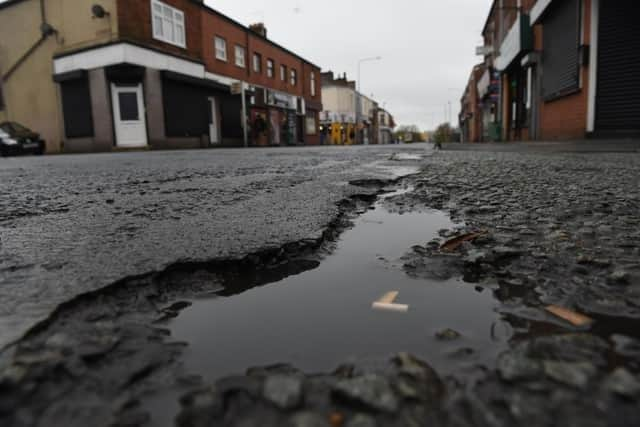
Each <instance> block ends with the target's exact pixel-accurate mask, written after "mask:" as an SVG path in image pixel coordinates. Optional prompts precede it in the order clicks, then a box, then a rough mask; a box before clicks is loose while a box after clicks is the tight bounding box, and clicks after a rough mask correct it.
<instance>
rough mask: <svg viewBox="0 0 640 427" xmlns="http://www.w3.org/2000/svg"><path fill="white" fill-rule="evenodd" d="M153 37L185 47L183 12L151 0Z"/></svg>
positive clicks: (156, 0)
mask: <svg viewBox="0 0 640 427" xmlns="http://www.w3.org/2000/svg"><path fill="white" fill-rule="evenodd" d="M151 10H152V26H153V38H154V39H156V40H161V41H163V42H166V43H170V44H173V45H176V46H180V47H183V48H186V47H187V45H186V42H185V40H186V38H185V28H184V13H182V12H181V11H180V10H178V9H176V8H174V7H171V6H169V5H166V4H164V3H162V2H160V1H158V0H151Z"/></svg>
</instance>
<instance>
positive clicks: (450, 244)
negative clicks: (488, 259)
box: [440, 230, 487, 252]
mask: <svg viewBox="0 0 640 427" xmlns="http://www.w3.org/2000/svg"><path fill="white" fill-rule="evenodd" d="M486 234H487V231H486V230H483V231H476V232H473V233H467V234H463V235H461V236H457V237H454V238H453V239H449V240H447V241H446V242H444V243H443V244H442V246H440V250H441V251H442V252H453V251H455V250H456V249H458V248H459V247H460V246H461V245H462V244H463V243H464V242H471V241H473V240H476V239H477V238H478V237H482V236H484V235H486Z"/></svg>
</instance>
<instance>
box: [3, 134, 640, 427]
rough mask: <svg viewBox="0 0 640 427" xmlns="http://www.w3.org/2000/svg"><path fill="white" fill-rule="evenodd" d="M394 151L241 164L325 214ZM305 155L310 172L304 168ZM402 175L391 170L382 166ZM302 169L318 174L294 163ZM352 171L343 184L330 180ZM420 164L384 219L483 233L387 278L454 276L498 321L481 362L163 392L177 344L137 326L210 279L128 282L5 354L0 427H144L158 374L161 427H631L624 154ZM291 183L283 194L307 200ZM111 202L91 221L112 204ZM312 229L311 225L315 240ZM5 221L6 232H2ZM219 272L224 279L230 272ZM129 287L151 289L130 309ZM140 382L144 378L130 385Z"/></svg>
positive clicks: (434, 247)
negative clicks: (268, 170) (497, 342)
mask: <svg viewBox="0 0 640 427" xmlns="http://www.w3.org/2000/svg"><path fill="white" fill-rule="evenodd" d="M362 150H372V151H371V152H370V153H369V152H368V153H363V151H362ZM394 150H395V151H397V147H392V148H376V149H371V148H364V149H353V150H342V151H341V150H338V153H339V154H337V155H336V154H335V152H336V151H334V150H323V149H320V150H309V151H308V152H306V151H305V150H301V151H305V154H301V152H299V151H298V150H294V151H291V152H289V151H282V152H266V151H265V152H257V153H265V154H257V155H265V156H269V155H271V154H270V153H274V154H273V155H274V156H276V157H278V156H280V157H282V156H283V155H284V156H286V155H287V154H288V153H291V154H290V155H291V156H293V157H295V160H294V159H291V162H290V163H286V162H285V164H284V165H283V166H281V167H288V166H292V167H293V164H296V166H295V167H296V168H297V169H296V170H297V171H300V170H301V169H299V167H300V163H303V164H305V165H307V166H306V167H303V169H302V170H305V171H307V172H306V173H310V172H308V171H309V170H318V169H320V170H321V171H324V172H327V175H325V174H323V173H321V172H318V173H317V176H318V180H319V181H320V182H322V183H323V184H322V185H329V186H330V187H331V188H335V189H336V190H335V192H336V194H335V198H333V199H332V202H331V203H330V204H332V206H333V209H336V203H337V201H338V200H340V199H342V198H343V197H344V196H345V195H347V194H349V193H350V192H351V191H356V190H351V189H350V187H349V186H346V185H345V183H346V181H348V180H349V179H351V178H350V177H351V176H355V175H360V174H362V175H364V176H362V177H365V176H366V177H367V178H371V177H372V176H374V175H376V174H379V175H380V176H381V175H384V174H385V172H384V171H381V170H380V167H381V166H382V163H378V164H376V165H371V162H374V161H381V162H383V163H385V164H389V163H391V164H393V163H394V161H391V162H389V161H388V159H389V157H390V154H391V152H392V151H394ZM409 150H415V148H409ZM419 150H423V148H420V149H419ZM561 151H562V150H561ZM336 156H338V157H336ZM350 156H353V158H351V157H350ZM116 157H117V156H116ZM345 157H349V159H345ZM266 158H269V157H266ZM318 158H320V159H324V160H326V163H325V162H323V161H320V162H319V163H314V162H318ZM335 161H341V162H345V163H334V162H335ZM256 162H257V163H259V162H258V161H256ZM402 163H403V162H402V161H400V162H398V156H396V160H395V164H402ZM314 164H315V165H317V164H324V165H325V166H324V167H323V166H320V167H316V168H312V167H311V166H309V165H314ZM95 165H97V162H96V163H95V164H94V166H95ZM356 165H359V166H358V169H356V170H355V173H351V172H346V173H345V170H344V169H346V168H348V167H356ZM363 165H365V166H364V167H363ZM366 165H369V166H366ZM422 166H423V167H424V170H423V172H422V173H421V174H420V175H417V176H415V177H411V178H408V179H407V181H408V182H410V183H411V184H413V186H414V187H415V190H414V191H412V192H409V193H406V194H400V195H398V196H396V197H393V198H390V199H387V200H386V203H388V204H389V208H390V209H398V210H401V211H404V212H408V211H412V210H421V209H430V208H436V209H442V210H445V211H448V212H449V213H450V214H451V215H452V216H453V217H454V218H455V219H458V220H463V221H464V222H465V224H466V225H465V229H463V230H462V231H478V230H483V231H485V232H486V233H485V234H484V235H483V236H482V237H480V238H477V239H476V240H474V241H472V242H467V243H465V244H463V245H461V246H460V247H458V248H456V249H455V250H454V251H453V252H451V253H444V251H443V250H441V244H442V243H443V242H445V241H447V240H448V239H449V238H451V237H453V236H454V233H460V232H461V230H456V231H454V230H442V232H441V238H440V239H437V240H434V241H432V242H425V243H424V245H420V246H416V247H414V248H407V254H406V255H405V257H404V269H405V271H406V272H407V274H410V275H412V276H414V277H417V278H421V277H424V278H428V279H430V280H438V279H442V280H444V279H447V278H450V277H459V276H464V277H465V279H466V280H467V281H468V282H470V283H469V286H474V287H475V286H477V290H478V291H482V292H492V293H493V295H494V296H495V298H496V300H498V301H499V302H500V303H501V305H500V312H501V313H502V314H503V318H504V320H505V324H504V328H503V329H501V330H500V331H496V335H498V336H499V338H500V339H504V340H507V341H508V343H509V350H507V351H505V352H504V353H503V354H502V355H500V357H499V358H498V359H497V360H496V361H495V363H494V364H490V366H476V365H469V364H468V363H467V362H465V355H468V354H472V353H473V351H474V349H473V348H465V349H464V350H465V351H463V352H460V353H459V354H456V355H455V356H454V357H456V358H458V359H457V360H459V363H460V372H459V374H458V375H455V376H453V377H444V378H443V377H441V376H440V375H439V374H438V373H437V372H434V371H433V369H431V368H430V367H429V365H428V359H427V360H426V362H422V361H420V360H418V359H417V358H416V357H413V356H410V355H406V354H399V355H397V356H395V357H393V358H392V359H391V360H388V361H379V362H375V361H366V362H365V361H363V362H362V363H356V364H354V365H349V366H342V367H339V368H338V369H337V370H336V372H334V373H332V374H324V375H310V374H308V373H302V372H299V371H297V370H296V369H295V368H294V367H290V366H273V367H269V368H252V369H248V371H247V373H246V375H244V376H239V377H232V378H223V379H220V380H218V381H216V382H215V383H214V384H209V385H203V384H202V383H201V380H199V379H198V378H193V377H173V375H177V374H179V373H176V372H175V369H174V368H175V367H176V366H177V365H178V364H179V362H180V352H181V350H180V348H182V346H181V345H177V344H176V343H168V342H167V341H168V338H167V337H166V331H163V330H162V329H158V328H152V327H149V326H145V325H146V323H148V318H147V317H148V316H149V315H155V316H160V315H163V314H164V315H166V316H169V317H172V316H177V315H179V311H180V310H181V309H183V308H184V307H185V305H184V304H182V303H180V302H176V298H180V297H181V296H180V293H178V294H177V295H170V293H171V292H170V291H171V288H173V289H174V291H175V288H176V287H177V288H180V287H181V286H182V285H184V284H187V285H188V287H192V288H195V289H194V290H196V291H197V288H198V286H199V284H201V283H206V284H207V286H214V287H215V286H216V283H217V284H218V285H222V286H224V281H225V277H223V276H220V275H219V274H217V273H216V272H207V271H200V272H194V273H193V274H192V275H191V276H188V275H187V276H180V275H169V277H161V279H162V280H160V281H158V280H155V279H154V280H155V281H154V280H151V281H150V282H149V279H140V280H138V281H136V280H133V279H131V280H130V281H129V282H128V283H127V284H126V286H125V285H123V286H122V287H121V288H117V289H113V290H112V291H110V292H109V293H106V294H104V295H97V296H96V297H95V298H93V299H89V300H86V301H84V302H80V303H78V304H77V306H75V307H68V310H66V311H63V312H62V313H60V314H59V316H58V318H57V319H56V320H55V321H54V322H53V323H52V324H51V325H49V327H48V328H47V329H45V330H43V331H41V332H39V333H36V334H33V336H31V337H30V338H29V339H27V340H25V341H24V342H21V343H20V345H19V346H18V348H17V351H16V353H15V355H9V354H5V355H4V358H0V397H1V398H0V420H2V419H3V417H6V420H7V421H6V423H7V425H15V426H26V425H48V426H57V425H60V426H67V425H72V424H73V423H72V421H73V422H75V423H76V424H74V425H86V424H88V423H91V422H92V421H94V420H101V421H102V422H103V425H128V426H129V425H130V426H134V425H135V426H137V425H144V424H145V423H146V422H148V421H149V414H147V413H145V410H144V408H142V407H141V406H140V401H139V400H138V399H139V398H140V396H141V395H143V391H144V383H146V384H147V386H150V387H158V384H159V382H158V377H161V378H162V377H165V378H168V379H167V381H166V383H165V384H173V383H174V382H175V381H176V378H178V383H180V384H181V387H182V388H183V389H185V390H189V392H187V393H186V394H185V395H184V397H183V398H182V399H181V402H180V403H181V406H182V411H181V413H180V415H179V417H178V425H180V426H185V427H186V426H208V425H211V426H214V425H215V426H219V425H224V426H226V425H229V426H237V425H243V426H261V427H262V426H274V427H275V426H295V427H303V426H305V427H307V426H350V427H355V426H367V427H368V426H377V425H378V426H383V425H385V426H386V425H397V426H414V425H415V426H427V425H428V426H447V427H463V426H482V427H485V426H486V427H494V426H495V427H503V426H504V427H512V426H527V427H529V426H534V427H537V426H540V427H551V426H554V427H555V426H560V425H562V426H581V427H583V426H588V427H592V426H593V427H605V426H620V427H623V426H624V427H626V426H632V425H635V423H637V420H638V419H639V418H640V405H639V400H640V376H639V374H640V341H639V340H638V339H639V338H640V332H638V331H640V321H639V319H640V261H639V260H640V188H639V184H638V183H639V182H640V177H639V176H638V173H639V172H640V154H637V153H635V152H633V150H632V151H630V152H628V153H625V154H614V153H598V154H595V153H590V154H586V153H582V154H578V153H569V152H567V153H562V152H558V150H557V149H554V150H552V151H549V150H539V149H536V148H535V147H533V148H527V146H523V148H518V149H516V150H515V152H500V153H496V152H492V151H481V152H474V151H464V152H449V151H445V152H440V153H436V154H435V155H433V156H430V157H426V158H425V159H424V160H423V161H422ZM263 167H266V166H264V165H263ZM334 168H335V169H334ZM376 171H377V172H376ZM296 173H297V174H300V175H304V173H302V172H296ZM313 174H314V176H316V173H313ZM195 175H197V173H195V172H194V174H193V175H192V176H195ZM285 176H286V175H285ZM284 181H285V182H286V183H287V184H288V185H287V184H284V185H283V188H282V189H281V190H279V192H278V197H283V194H285V193H286V192H287V191H291V190H290V187H289V185H291V181H289V178H285V179H284ZM250 182H252V181H250ZM302 182H303V184H298V185H303V186H304V185H305V184H304V183H306V184H307V185H309V187H307V189H310V188H314V187H313V185H312V184H311V183H309V182H308V181H304V180H303V181H302ZM154 185H155V186H158V185H163V184H160V183H157V184H154ZM109 187H110V188H111V187H112V186H109ZM194 187H195V186H194ZM268 188H271V187H268ZM293 191H294V192H295V191H296V190H295V189H294V190H293ZM316 191H320V190H319V189H318V188H316ZM256 192H257V193H261V192H260V191H257V190H256ZM357 192H358V193H361V192H362V189H359V190H357ZM35 193H39V192H38V191H35V190H34V194H35ZM329 193H330V194H334V193H332V192H329ZM329 193H318V194H329ZM111 194H113V190H112V193H111ZM187 194H188V193H187ZM97 196H99V194H98V195H97ZM315 196H316V197H317V196H318V195H317V194H316V195H315ZM112 197H113V196H112ZM179 197H185V198H184V199H180V200H181V203H184V202H186V201H188V200H189V197H188V196H184V195H181V196H179ZM256 197H260V194H256ZM300 197H302V196H300ZM132 198H134V197H132ZM115 200H116V199H115V198H114V203H113V204H109V203H106V204H107V206H113V205H117V202H116V201H115ZM304 200H305V201H308V200H315V198H314V197H310V198H308V199H304ZM272 202H273V203H276V204H277V203H279V202H278V201H272ZM292 203H293V202H292ZM283 205H284V204H278V205H277V206H283ZM294 205H295V203H294ZM207 206H208V207H209V208H211V206H210V205H207ZM254 206H255V205H254ZM311 206H314V207H315V206H316V205H311ZM306 208H308V207H306V206H302V207H300V208H299V211H297V212H299V213H300V217H299V218H300V219H299V220H297V221H296V224H297V223H298V222H303V221H304V218H305V215H307V214H312V212H305V209H306ZM101 209H105V208H104V207H101ZM125 209H126V207H125ZM360 209H362V208H360ZM357 210H358V209H356V211H357ZM199 212H204V211H199ZM333 212H334V214H335V211H333ZM182 215H185V216H186V214H184V213H182ZM273 215H276V216H277V215H279V213H277V212H274V213H273ZM62 216H63V217H64V215H62ZM254 217H255V218H257V217H259V215H257V214H252V218H254ZM329 217H331V215H330V214H329V215H327V216H326V217H323V218H322V219H320V220H318V226H319V228H320V229H322V228H323V227H324V226H326V221H328V218H329ZM32 218H33V217H32ZM35 218H38V217H37V216H36V217H35ZM209 218H210V217H209ZM269 218H271V216H269ZM23 220H24V221H25V222H26V221H29V220H30V219H29V218H24V219H23ZM12 221H19V220H3V224H10V223H12ZM282 221H283V222H284V223H283V224H279V225H280V226H281V227H283V228H286V226H287V224H286V221H287V220H286V219H284V218H283V219H282ZM323 221H325V223H324V225H323ZM141 222H143V221H141ZM193 222H194V223H195V220H193ZM204 223H205V224H208V222H206V221H205V222H204ZM199 224H202V223H199ZM312 230H315V228H312ZM319 232H320V231H318V233H319ZM219 233H220V235H223V231H219ZM290 237H291V238H292V239H293V238H294V237H295V236H294V235H292V236H290ZM306 237H309V236H304V238H306ZM197 241H198V242H199V241H200V240H197ZM286 241H293V240H289V239H286ZM3 245H4V230H3ZM255 248H256V249H260V248H263V246H260V245H259V244H258V245H256V247H255ZM134 249H135V248H134ZM2 251H3V253H4V251H6V249H5V248H4V246H3V248H2ZM129 253H133V254H135V253H137V251H135V250H130V251H129ZM238 254H239V255H241V254H242V253H241V251H240V252H239V253H238ZM87 258H89V257H88V256H85V258H84V259H87ZM169 258H170V257H169ZM198 259H200V258H198ZM173 261H175V259H174V260H173ZM173 261H170V262H173ZM273 263H275V264H274V265H277V264H278V263H279V261H278V260H277V259H275V260H274V261H273ZM298 268H302V269H304V268H312V266H310V267H305V266H298ZM241 269H242V267H240V270H241ZM62 270H64V268H62ZM267 270H269V271H274V270H273V269H272V268H271V267H269V268H268V269H267ZM21 271H22V270H17V271H14V272H10V271H9V272H7V271H5V272H3V275H6V276H5V277H10V276H11V275H15V274H19V273H20V272H21ZM144 271H148V269H145V270H144ZM27 272H28V271H27ZM294 272H295V271H293V272H292V271H289V274H291V273H294ZM23 274H24V273H23ZM227 274H230V275H231V276H232V277H237V272H234V271H232V272H231V273H227ZM274 274H286V272H283V273H277V272H276V273H274ZM25 275H26V274H25ZM262 280H269V278H264V277H263V278H262ZM112 281H113V280H112ZM258 284H259V283H255V284H254V285H258ZM426 284H427V283H426V282H425V285H426ZM249 285H250V286H251V284H249ZM142 288H144V289H151V291H150V292H149V291H145V292H146V293H143V294H141V293H140V291H139V290H140V289H142ZM238 291H240V292H241V291H242V289H240V290H238ZM230 292H234V290H233V289H231V290H230ZM168 294H169V295H168ZM186 294H187V295H188V292H186ZM151 297H154V298H160V297H162V299H161V300H157V301H153V300H152V299H151ZM168 304H171V305H170V306H168ZM548 304H556V305H559V306H563V307H566V308H569V309H572V310H575V311H577V312H580V313H583V314H586V315H588V316H591V317H593V319H594V320H595V323H594V325H593V326H592V327H584V328H577V327H574V326H572V325H571V324H569V323H567V322H565V321H563V320H562V319H559V318H556V317H554V316H552V315H550V314H549V313H548V312H546V311H545V309H544V308H545V306H547V305H548ZM97 306H104V307H105V314H101V313H98V316H97V317H96V313H95V307H97ZM157 307H165V308H162V309H161V310H158V308H157ZM145 316H147V317H145ZM151 318H152V319H153V317H151ZM87 337H90V338H87ZM443 337H444V339H447V340H449V339H450V340H454V341H455V340H461V343H464V337H460V335H459V334H458V333H456V331H444V332H443ZM401 350H402V349H398V351H401ZM418 356H419V357H421V358H426V356H425V355H418ZM274 362H277V361H274ZM247 368H250V367H247ZM152 377H155V379H154V381H147V380H148V379H150V378H152ZM160 383H161V381H160ZM43 423H44V424H43Z"/></svg>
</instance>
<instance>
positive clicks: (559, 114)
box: [535, 0, 591, 140]
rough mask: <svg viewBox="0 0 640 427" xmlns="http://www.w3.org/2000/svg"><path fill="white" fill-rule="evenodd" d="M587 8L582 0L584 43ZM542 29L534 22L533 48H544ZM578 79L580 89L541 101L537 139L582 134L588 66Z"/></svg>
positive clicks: (588, 4)
mask: <svg viewBox="0 0 640 427" xmlns="http://www.w3.org/2000/svg"><path fill="white" fill-rule="evenodd" d="M590 11H591V1H590V0H585V1H584V8H583V17H584V19H585V22H584V25H583V27H584V40H585V44H589V38H590V28H591V22H590V16H591V12H590ZM543 31H544V27H543V26H542V25H536V27H535V32H536V37H535V43H536V50H541V49H542V48H544V46H543V43H542V34H543ZM581 79H582V80H581V89H580V90H579V91H578V92H576V93H574V94H571V95H568V96H564V97H562V98H559V99H556V100H553V101H550V102H544V101H542V102H541V105H540V139H543V140H561V139H581V138H584V137H585V135H586V130H587V105H588V92H589V91H588V87H589V67H582V69H581Z"/></svg>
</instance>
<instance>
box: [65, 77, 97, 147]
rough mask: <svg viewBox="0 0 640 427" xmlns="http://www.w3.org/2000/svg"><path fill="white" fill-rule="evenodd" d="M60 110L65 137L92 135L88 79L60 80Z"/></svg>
mask: <svg viewBox="0 0 640 427" xmlns="http://www.w3.org/2000/svg"><path fill="white" fill-rule="evenodd" d="M60 91H61V93H62V112H63V114H64V129H65V135H66V136H67V138H87V137H92V136H93V115H92V114H91V92H90V91H89V79H88V78H87V75H86V74H84V75H83V76H82V77H81V78H77V79H71V80H65V81H62V82H60Z"/></svg>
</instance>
